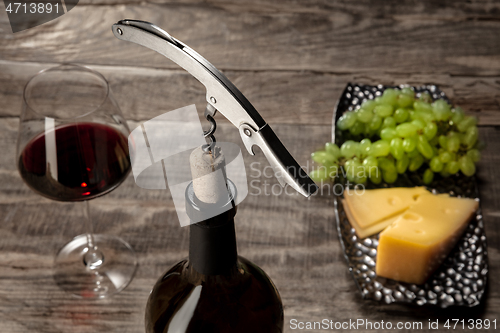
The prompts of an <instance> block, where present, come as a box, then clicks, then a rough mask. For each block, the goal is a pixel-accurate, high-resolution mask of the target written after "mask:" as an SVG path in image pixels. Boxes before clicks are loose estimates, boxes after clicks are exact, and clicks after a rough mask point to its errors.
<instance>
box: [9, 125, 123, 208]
mask: <svg viewBox="0 0 500 333" xmlns="http://www.w3.org/2000/svg"><path fill="white" fill-rule="evenodd" d="M51 162H52V165H51ZM19 170H20V172H21V176H22V177H23V179H24V181H25V182H26V184H28V186H30V187H31V188H32V189H33V190H34V191H35V192H37V193H39V194H40V195H43V196H45V197H48V198H50V199H53V200H60V201H79V200H89V199H92V198H95V197H97V196H100V195H102V194H105V193H107V192H109V191H111V190H113V189H114V188H115V187H116V186H118V185H119V184H120V183H121V182H122V181H123V180H124V179H125V177H126V176H127V174H128V172H129V171H130V161H129V155H128V147H127V138H126V137H125V136H124V135H123V134H122V133H121V132H120V131H118V130H116V129H115V128H113V127H111V126H108V125H105V124H100V123H90V122H86V123H71V124H68V125H61V126H58V127H56V128H55V129H54V130H51V131H48V132H45V133H41V134H39V135H38V136H36V137H34V138H33V139H32V140H31V141H30V142H29V143H28V144H27V145H26V146H25V147H24V149H23V151H22V153H21V155H20V157H19Z"/></svg>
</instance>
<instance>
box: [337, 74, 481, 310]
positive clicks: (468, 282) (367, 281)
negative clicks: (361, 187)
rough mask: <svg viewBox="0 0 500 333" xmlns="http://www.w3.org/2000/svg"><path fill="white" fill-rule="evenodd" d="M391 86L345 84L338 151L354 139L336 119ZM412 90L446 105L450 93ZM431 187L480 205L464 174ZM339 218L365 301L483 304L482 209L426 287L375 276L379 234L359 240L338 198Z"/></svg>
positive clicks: (415, 179)
mask: <svg viewBox="0 0 500 333" xmlns="http://www.w3.org/2000/svg"><path fill="white" fill-rule="evenodd" d="M401 87H403V86H401ZM401 87H399V88H401ZM387 88H394V87H389V86H382V85H378V86H369V85H358V84H351V83H349V84H347V87H346V88H345V90H344V92H343V93H342V96H341V97H340V99H339V101H338V103H337V106H336V107H335V110H334V114H333V124H332V142H335V143H337V144H338V145H339V147H340V145H341V144H342V143H343V142H344V141H345V140H348V139H356V138H352V137H350V135H349V134H348V133H345V132H342V131H340V130H339V129H336V128H335V124H336V122H337V119H338V118H339V117H340V116H341V115H342V114H344V112H350V111H353V110H355V109H356V108H359V106H360V105H361V103H362V102H363V100H365V99H373V98H375V97H376V96H379V95H381V94H382V92H383V91H384V90H385V89H387ZM413 89H414V90H415V92H416V93H417V96H418V95H419V94H420V93H422V92H428V93H429V94H430V95H431V96H432V97H433V99H439V98H441V99H445V100H447V101H448V98H447V97H446V95H445V94H444V93H443V92H442V91H441V90H439V88H438V87H437V86H435V85H425V86H420V87H413ZM436 176H438V175H436ZM421 179H422V174H421V172H420V173H419V172H418V171H417V172H414V173H410V174H408V175H406V174H405V175H404V176H403V177H401V175H400V177H398V181H397V182H396V183H395V184H392V185H388V184H384V183H381V184H379V185H373V184H371V183H368V184H367V186H366V188H380V187H389V186H391V187H392V186H422V185H423V183H422V180H421ZM427 188H428V189H430V190H432V192H434V193H449V194H451V195H452V196H458V197H467V198H474V199H476V200H478V201H479V191H478V187H477V182H476V179H475V177H465V176H463V175H461V174H460V175H455V176H451V177H448V178H442V177H439V176H438V177H436V179H435V180H434V181H433V182H432V183H431V184H430V185H429V186H427ZM335 217H336V222H337V230H338V234H339V238H340V243H341V245H342V248H343V250H344V256H345V259H346V261H347V265H348V266H349V271H350V272H351V274H352V277H353V278H354V281H355V282H356V285H357V287H358V288H359V291H360V292H361V296H362V297H363V298H364V299H371V300H375V301H379V302H383V303H387V304H389V303H394V302H397V303H411V304H416V305H437V306H440V307H443V308H444V307H448V306H452V305H455V306H468V307H472V306H476V305H478V304H479V303H480V302H481V298H482V297H483V294H484V291H485V288H486V282H487V275H488V257H487V254H488V252H487V245H486V235H485V232H484V223H483V218H482V213H481V208H479V209H478V211H477V212H476V216H475V217H473V218H472V220H471V222H470V224H469V226H468V227H467V229H466V230H465V232H464V234H463V235H462V237H461V238H460V239H459V241H458V242H457V245H456V246H455V248H454V249H453V250H452V251H451V252H450V254H449V255H448V257H447V258H446V260H445V261H444V262H443V264H442V265H441V267H440V268H439V269H438V270H437V271H436V272H434V274H433V275H432V276H431V277H430V278H429V279H428V281H427V282H426V283H425V284H423V285H415V284H409V283H404V282H399V281H395V280H391V279H386V278H382V277H378V276H377V275H376V273H375V262H376V260H377V246H378V238H379V235H378V234H377V235H374V236H371V237H367V238H364V239H359V238H358V237H357V236H356V233H355V231H354V228H353V227H352V226H351V224H350V223H349V220H348V219H347V217H346V214H345V212H344V209H343V206H342V203H341V201H340V199H339V198H337V199H336V200H335Z"/></svg>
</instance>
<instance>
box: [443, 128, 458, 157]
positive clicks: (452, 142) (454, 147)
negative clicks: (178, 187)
mask: <svg viewBox="0 0 500 333" xmlns="http://www.w3.org/2000/svg"><path fill="white" fill-rule="evenodd" d="M451 133H454V132H449V133H448V138H447V139H448V140H447V142H446V149H448V151H449V152H452V153H455V152H457V151H458V149H459V148H460V138H459V137H458V135H456V133H455V135H451Z"/></svg>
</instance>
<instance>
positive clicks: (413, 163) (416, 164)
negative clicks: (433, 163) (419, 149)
mask: <svg viewBox="0 0 500 333" xmlns="http://www.w3.org/2000/svg"><path fill="white" fill-rule="evenodd" d="M423 163H424V157H423V156H422V155H420V154H416V155H415V156H414V157H411V158H410V164H409V165H408V169H409V170H410V171H416V170H418V168H420V167H421V166H422V164H423Z"/></svg>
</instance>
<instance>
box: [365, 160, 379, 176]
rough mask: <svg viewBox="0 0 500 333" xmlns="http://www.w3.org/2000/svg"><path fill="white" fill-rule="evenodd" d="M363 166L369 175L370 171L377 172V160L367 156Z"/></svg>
mask: <svg viewBox="0 0 500 333" xmlns="http://www.w3.org/2000/svg"><path fill="white" fill-rule="evenodd" d="M363 166H364V167H365V170H366V171H368V173H370V172H371V171H372V170H377V167H378V161H377V158H376V157H373V156H368V157H367V158H365V159H364V161H363Z"/></svg>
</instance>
